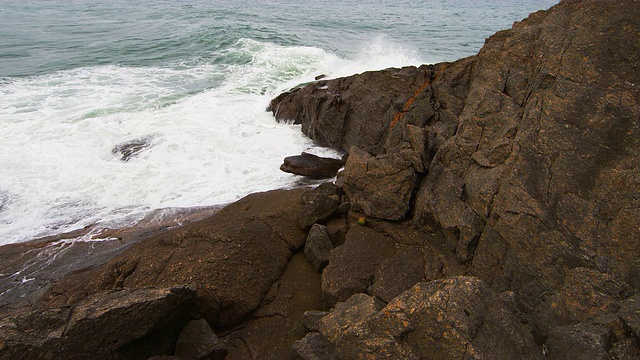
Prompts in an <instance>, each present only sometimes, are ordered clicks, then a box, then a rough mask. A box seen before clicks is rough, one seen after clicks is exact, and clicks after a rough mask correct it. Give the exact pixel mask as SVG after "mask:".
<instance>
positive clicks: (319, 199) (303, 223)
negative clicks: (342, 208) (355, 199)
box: [298, 183, 340, 231]
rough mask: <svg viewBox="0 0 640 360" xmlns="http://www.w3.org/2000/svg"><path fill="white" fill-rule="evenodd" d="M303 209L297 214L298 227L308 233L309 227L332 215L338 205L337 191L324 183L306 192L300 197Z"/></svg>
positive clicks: (329, 184) (332, 186)
mask: <svg viewBox="0 0 640 360" xmlns="http://www.w3.org/2000/svg"><path fill="white" fill-rule="evenodd" d="M302 201H303V202H304V207H303V208H302V210H301V211H300V212H299V213H298V226H300V228H301V229H303V230H305V231H308V230H309V229H310V228H311V225H313V224H315V223H316V222H318V221H323V220H325V219H326V218H328V217H329V216H330V215H331V214H333V213H334V212H335V211H336V210H337V209H338V206H339V205H340V195H339V193H338V189H337V188H336V187H335V186H334V185H333V184H331V183H324V184H321V185H320V186H318V187H316V188H315V189H312V190H308V191H306V192H305V193H304V194H303V196H302Z"/></svg>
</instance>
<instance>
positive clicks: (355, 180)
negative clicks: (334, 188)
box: [336, 146, 417, 220]
mask: <svg viewBox="0 0 640 360" xmlns="http://www.w3.org/2000/svg"><path fill="white" fill-rule="evenodd" d="M416 179H417V176H416V171H415V169H414V167H413V165H412V164H411V162H410V161H408V160H406V159H405V158H404V157H403V156H402V155H400V154H388V155H379V156H377V157H373V156H371V155H369V154H368V153H367V152H365V151H362V150H359V149H358V148H357V147H355V146H354V147H351V150H350V152H349V159H348V160H347V164H346V165H345V170H344V171H343V172H341V173H340V174H338V181H337V183H336V184H337V185H338V186H341V187H342V188H343V189H344V192H345V193H346V195H347V196H348V197H349V201H350V203H351V208H352V209H354V210H356V211H360V212H363V213H364V214H365V215H368V216H374V217H377V218H380V219H388V220H402V219H404V217H405V216H406V214H407V213H408V212H409V209H410V205H411V195H412V194H413V188H414V187H415V184H416Z"/></svg>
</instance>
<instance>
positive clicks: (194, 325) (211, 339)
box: [175, 319, 227, 360]
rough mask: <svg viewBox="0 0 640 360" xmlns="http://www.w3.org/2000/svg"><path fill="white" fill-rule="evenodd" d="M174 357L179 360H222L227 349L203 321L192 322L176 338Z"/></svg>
mask: <svg viewBox="0 0 640 360" xmlns="http://www.w3.org/2000/svg"><path fill="white" fill-rule="evenodd" d="M175 355H176V356H177V357H178V358H181V359H198V360H199V359H214V360H222V359H224V358H225V356H226V355H227V348H226V346H225V345H224V343H223V342H222V340H220V338H218V336H216V334H215V332H213V329H211V327H210V326H209V324H208V323H207V321H206V320H205V319H200V320H192V321H190V322H189V323H188V324H187V326H185V327H184V329H182V332H181V333H180V337H178V341H177V342H176V350H175Z"/></svg>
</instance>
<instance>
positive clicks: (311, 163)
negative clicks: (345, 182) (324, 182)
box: [280, 152, 344, 179]
mask: <svg viewBox="0 0 640 360" xmlns="http://www.w3.org/2000/svg"><path fill="white" fill-rule="evenodd" d="M342 165H344V164H343V163H342V160H340V159H332V158H325V157H320V156H317V155H313V154H309V153H304V152H303V153H302V154H301V155H295V156H288V157H286V158H284V162H283V164H282V165H280V170H282V171H284V172H287V173H292V174H296V175H302V176H306V177H309V178H311V179H328V178H332V177H334V176H336V173H338V170H340V168H341V167H342Z"/></svg>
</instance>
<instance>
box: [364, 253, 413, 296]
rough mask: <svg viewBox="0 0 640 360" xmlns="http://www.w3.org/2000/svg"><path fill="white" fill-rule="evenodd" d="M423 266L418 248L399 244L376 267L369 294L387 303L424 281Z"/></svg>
mask: <svg viewBox="0 0 640 360" xmlns="http://www.w3.org/2000/svg"><path fill="white" fill-rule="evenodd" d="M424 268H425V266H424V260H423V255H422V252H421V251H420V249H419V248H416V247H411V246H401V247H400V248H399V249H398V251H397V252H396V253H395V255H393V256H391V257H388V258H386V259H384V260H382V262H381V263H380V265H379V266H378V268H377V269H376V271H375V275H374V278H373V285H372V287H371V294H372V295H374V296H376V297H377V298H379V299H380V300H382V301H384V302H385V303H387V302H389V301H391V300H392V299H393V298H395V297H396V296H398V295H400V294H401V293H403V292H404V291H405V290H409V289H411V287H412V286H413V285H415V284H417V283H419V282H421V281H424V271H425V270H424Z"/></svg>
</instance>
